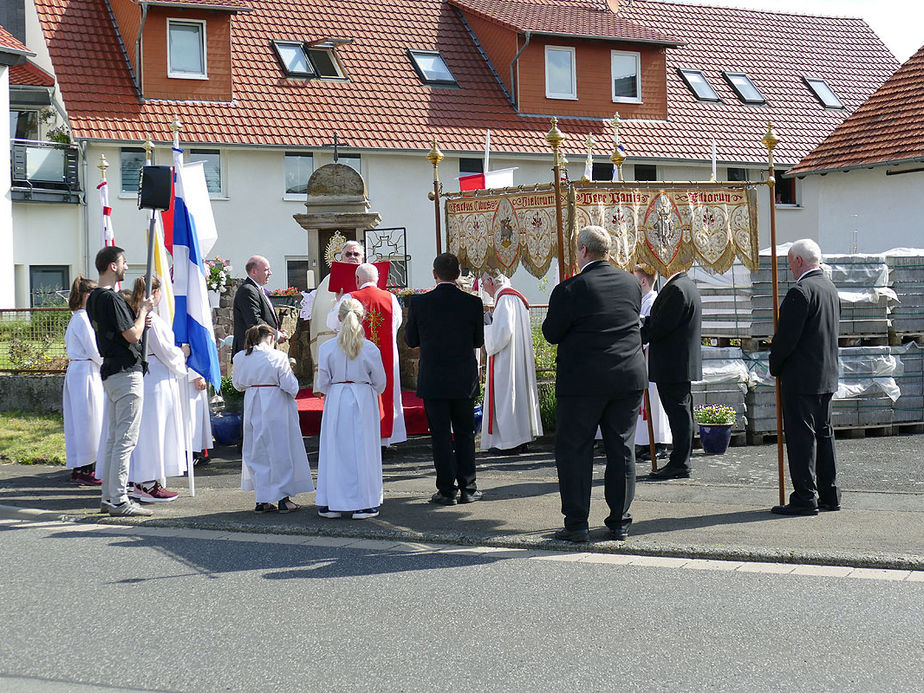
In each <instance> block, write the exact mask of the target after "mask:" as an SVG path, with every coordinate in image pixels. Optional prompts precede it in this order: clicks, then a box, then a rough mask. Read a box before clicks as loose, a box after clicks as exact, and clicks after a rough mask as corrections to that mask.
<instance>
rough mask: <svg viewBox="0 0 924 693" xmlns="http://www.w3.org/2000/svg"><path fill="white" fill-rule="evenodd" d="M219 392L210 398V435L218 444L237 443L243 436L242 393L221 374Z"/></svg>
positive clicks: (228, 378) (227, 377)
mask: <svg viewBox="0 0 924 693" xmlns="http://www.w3.org/2000/svg"><path fill="white" fill-rule="evenodd" d="M219 394H220V396H219V397H215V398H213V400H212V411H213V413H212V416H211V420H212V436H213V437H214V438H215V442H216V443H217V444H218V445H237V444H238V443H240V442H241V439H242V438H243V437H244V414H243V412H244V393H243V392H238V391H237V390H235V389H234V385H233V384H232V382H231V378H230V377H229V376H222V379H221V392H220V393H219Z"/></svg>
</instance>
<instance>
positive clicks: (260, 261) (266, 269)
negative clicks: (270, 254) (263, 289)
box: [244, 255, 273, 286]
mask: <svg viewBox="0 0 924 693" xmlns="http://www.w3.org/2000/svg"><path fill="white" fill-rule="evenodd" d="M244 270H245V271H246V272H247V276H248V277H250V278H251V279H253V280H254V281H255V282H256V283H257V284H259V285H260V286H263V285H264V284H266V283H267V282H268V281H269V278H270V277H271V276H272V274H273V271H272V270H271V269H270V263H269V260H267V259H266V258H265V257H263V256H262V255H254V256H253V257H251V258H250V259H249V260H247V264H246V265H244Z"/></svg>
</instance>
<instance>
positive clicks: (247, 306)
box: [232, 255, 288, 354]
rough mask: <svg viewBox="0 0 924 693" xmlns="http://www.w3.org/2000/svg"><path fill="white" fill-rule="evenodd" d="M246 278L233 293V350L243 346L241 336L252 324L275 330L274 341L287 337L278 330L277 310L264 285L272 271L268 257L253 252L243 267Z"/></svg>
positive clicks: (242, 336)
mask: <svg viewBox="0 0 924 693" xmlns="http://www.w3.org/2000/svg"><path fill="white" fill-rule="evenodd" d="M244 270H245V271H246V272H247V279H245V280H244V283H243V284H241V285H240V286H239V287H238V288H237V292H236V293H235V294H234V343H233V347H232V351H233V353H235V354H236V353H237V352H239V351H240V350H241V349H243V348H244V335H245V334H246V333H247V330H249V329H250V328H251V327H253V326H254V325H269V326H270V327H272V328H273V329H275V330H276V343H277V344H281V343H282V342H284V341H286V339H288V335H286V333H285V332H284V331H282V330H280V329H279V318H278V316H277V315H276V310H275V309H274V308H273V304H272V303H270V301H269V298H267V296H266V292H265V291H264V290H263V287H264V286H265V285H266V283H267V282H268V281H269V278H270V277H271V276H272V274H273V271H272V270H271V269H270V263H269V260H267V259H266V258H265V257H261V256H260V255H254V256H253V257H252V258H250V259H249V260H248V261H247V264H246V265H245V266H244Z"/></svg>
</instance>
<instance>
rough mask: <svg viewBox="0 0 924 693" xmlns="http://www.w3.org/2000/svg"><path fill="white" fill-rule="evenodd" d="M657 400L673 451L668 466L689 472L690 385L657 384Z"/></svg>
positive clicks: (691, 426) (690, 439)
mask: <svg viewBox="0 0 924 693" xmlns="http://www.w3.org/2000/svg"><path fill="white" fill-rule="evenodd" d="M658 399H660V400H661V406H663V407H664V413H665V414H667V422H668V424H669V425H670V427H671V438H672V439H673V445H674V447H673V449H672V450H671V456H670V459H669V460H668V463H667V464H668V466H670V467H675V468H679V469H686V470H687V471H690V456H691V455H692V454H693V395H692V394H690V383H658Z"/></svg>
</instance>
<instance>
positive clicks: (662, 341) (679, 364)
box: [642, 272, 703, 481]
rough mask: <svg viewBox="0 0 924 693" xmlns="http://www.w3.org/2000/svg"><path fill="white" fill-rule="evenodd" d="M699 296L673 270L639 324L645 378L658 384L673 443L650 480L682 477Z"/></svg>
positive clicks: (697, 367)
mask: <svg viewBox="0 0 924 693" xmlns="http://www.w3.org/2000/svg"><path fill="white" fill-rule="evenodd" d="M702 313H703V309H702V301H701V300H700V297H699V290H698V289H697V288H696V284H694V283H693V280H692V279H690V278H689V277H688V276H687V273H686V272H677V273H676V274H675V275H673V276H672V277H671V278H670V279H669V280H668V281H667V283H666V284H665V285H664V288H663V289H661V291H660V292H659V293H658V297H657V298H656V299H655V301H654V303H653V304H652V305H651V314H650V315H649V316H648V317H647V318H645V319H644V323H643V325H642V341H643V342H644V343H646V344H648V378H649V379H650V380H651V382H653V383H655V384H657V386H658V398H659V399H660V400H661V405H662V406H663V407H664V413H665V414H667V422H668V424H669V425H670V428H671V438H672V439H673V448H672V449H671V455H670V458H669V459H668V461H667V464H665V465H664V466H663V467H661V469H659V470H657V471H655V472H652V473H651V474H649V475H648V478H649V479H651V480H652V481H663V480H665V479H686V478H689V476H690V471H691V465H690V457H691V455H692V454H693V395H692V393H691V389H690V383H691V382H692V381H694V380H701V379H702V377H703V355H702V323H703V319H702Z"/></svg>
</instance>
